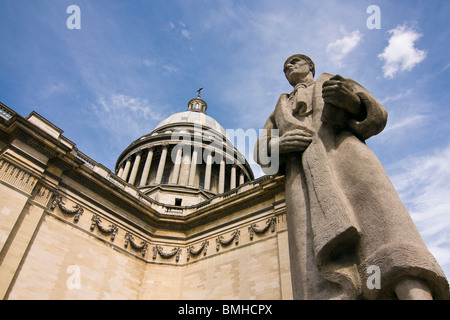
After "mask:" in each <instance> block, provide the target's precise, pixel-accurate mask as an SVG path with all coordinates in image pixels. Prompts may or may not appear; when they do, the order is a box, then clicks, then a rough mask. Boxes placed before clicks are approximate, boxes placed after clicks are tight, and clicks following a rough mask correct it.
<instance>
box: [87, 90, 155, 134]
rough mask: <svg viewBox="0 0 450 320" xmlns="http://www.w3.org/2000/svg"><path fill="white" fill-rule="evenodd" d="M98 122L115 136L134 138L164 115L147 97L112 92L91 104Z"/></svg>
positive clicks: (153, 125)
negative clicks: (134, 96)
mask: <svg viewBox="0 0 450 320" xmlns="http://www.w3.org/2000/svg"><path fill="white" fill-rule="evenodd" d="M90 108H91V110H92V112H93V113H94V115H95V116H96V118H97V120H98V123H99V124H100V125H101V126H102V127H103V128H105V129H107V130H110V131H113V132H114V135H115V136H118V137H122V138H126V139H128V140H133V139H135V138H136V136H137V135H139V134H140V133H141V131H142V130H143V129H144V130H145V129H147V131H148V129H151V128H153V127H155V126H156V125H157V124H158V123H157V122H159V121H160V120H162V118H163V117H162V115H161V114H160V113H159V112H158V110H157V109H156V111H155V108H154V107H152V106H151V105H150V103H149V102H148V101H147V100H146V99H140V98H133V97H129V96H126V95H123V94H112V95H111V96H110V97H108V98H107V99H105V98H100V99H99V100H98V103H97V104H92V105H91V106H90Z"/></svg>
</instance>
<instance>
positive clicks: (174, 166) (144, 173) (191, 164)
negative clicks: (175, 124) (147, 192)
mask: <svg viewBox="0 0 450 320" xmlns="http://www.w3.org/2000/svg"><path fill="white" fill-rule="evenodd" d="M174 147H175V146H174V145H170V144H163V145H157V146H152V147H150V148H147V149H143V150H140V151H138V152H136V153H134V154H132V155H130V156H128V158H127V159H126V160H125V161H122V163H121V164H120V166H119V170H118V172H117V175H118V176H119V177H120V178H122V179H123V180H125V181H127V182H128V183H130V184H132V185H135V186H136V187H145V186H151V185H159V184H167V183H169V184H172V185H182V186H189V187H195V188H200V189H205V190H208V191H211V192H214V191H215V192H216V193H219V194H220V193H223V192H226V191H228V190H231V189H234V188H236V187H238V186H239V185H241V184H243V183H245V182H246V181H248V180H249V178H248V177H247V175H246V173H245V171H244V170H243V168H241V167H240V166H239V164H237V163H236V160H233V161H234V163H233V164H229V163H227V161H226V160H225V158H224V157H225V156H224V155H223V157H222V159H221V160H220V163H218V164H217V163H215V161H214V160H213V157H212V155H211V152H207V153H205V155H206V159H203V154H204V153H203V152H204V151H205V149H204V148H200V147H194V148H183V147H179V148H177V149H176V150H175V149H174ZM191 149H192V150H191ZM186 150H189V152H187V151H186ZM169 152H170V154H169ZM172 152H175V159H174V161H172V159H171V153H172ZM155 155H156V157H155ZM157 155H159V159H158V157H157ZM168 156H169V158H170V161H168V159H167V157H168ZM154 158H155V159H154ZM144 159H145V162H143V160H144ZM153 160H155V161H153ZM156 161H157V162H158V163H156ZM216 161H217V160H216ZM142 162H143V163H142ZM154 162H155V163H154ZM217 167H218V175H217V174H215V173H216V172H217ZM155 169H156V174H155V173H154V172H153V171H154V170H155ZM152 172H153V174H152ZM153 177H154V178H153ZM150 178H152V181H150ZM168 178H169V179H168ZM137 180H139V181H137ZM216 180H217V181H216ZM213 184H214V186H213Z"/></svg>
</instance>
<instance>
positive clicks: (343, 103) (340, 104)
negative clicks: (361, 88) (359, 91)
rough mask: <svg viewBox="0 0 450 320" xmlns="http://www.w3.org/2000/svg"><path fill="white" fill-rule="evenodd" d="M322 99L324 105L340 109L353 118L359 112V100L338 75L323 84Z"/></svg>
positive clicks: (345, 81) (344, 80)
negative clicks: (327, 104)
mask: <svg viewBox="0 0 450 320" xmlns="http://www.w3.org/2000/svg"><path fill="white" fill-rule="evenodd" d="M322 98H323V101H324V102H325V103H329V104H332V105H333V106H335V107H337V108H341V109H343V110H345V111H347V112H348V113H350V114H351V115H353V116H357V115H358V114H359V113H360V111H361V100H360V99H359V97H358V96H357V95H356V94H355V93H354V92H353V90H352V88H351V86H350V84H349V83H348V81H347V80H346V79H345V78H343V77H342V76H340V75H335V76H334V77H332V78H331V79H330V80H328V81H325V82H324V83H323V86H322Z"/></svg>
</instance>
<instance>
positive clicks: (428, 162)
mask: <svg viewBox="0 0 450 320" xmlns="http://www.w3.org/2000/svg"><path fill="white" fill-rule="evenodd" d="M449 163H450V145H448V146H446V147H444V148H443V149H441V150H437V151H435V152H434V153H433V154H430V155H426V156H422V157H418V158H408V159H402V160H401V161H399V162H398V163H397V164H396V165H395V166H394V167H395V168H396V169H395V170H396V172H397V173H396V174H394V175H393V176H392V178H391V179H392V182H393V184H394V185H395V187H396V189H397V191H398V192H399V194H400V197H401V198H402V200H403V201H404V203H405V205H406V206H407V208H408V210H409V212H410V214H411V216H412V218H413V220H414V222H415V223H416V225H417V227H418V229H419V231H420V232H421V234H422V236H423V238H424V240H425V242H426V243H427V246H428V248H429V249H430V251H431V252H432V253H433V254H434V255H435V257H436V259H437V260H438V261H439V262H440V263H441V265H442V267H443V268H445V267H444V266H446V267H447V268H449V267H450V248H449V247H448V243H450V215H449V212H450V197H449V195H450V185H449V183H448V181H449V180H450V166H449V165H448V164H449Z"/></svg>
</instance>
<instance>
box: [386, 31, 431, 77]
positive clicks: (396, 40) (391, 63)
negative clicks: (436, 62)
mask: <svg viewBox="0 0 450 320" xmlns="http://www.w3.org/2000/svg"><path fill="white" fill-rule="evenodd" d="M389 33H390V34H391V35H392V36H391V38H390V39H389V45H388V46H387V47H386V48H385V49H384V51H383V52H382V53H380V54H379V55H378V57H379V58H380V59H382V60H384V62H385V63H384V66H383V74H384V77H385V78H393V77H394V76H395V75H396V74H397V73H398V72H399V71H411V70H412V69H413V68H414V67H415V66H416V65H417V64H419V63H420V62H422V61H423V60H424V59H425V57H426V55H427V54H426V52H425V51H423V50H419V49H417V48H416V47H415V42H416V41H417V40H418V39H419V38H420V37H421V36H422V35H421V34H419V33H417V32H416V31H414V30H412V29H409V28H407V27H406V26H404V25H401V26H397V27H396V28H394V29H392V30H389Z"/></svg>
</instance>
